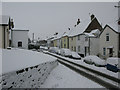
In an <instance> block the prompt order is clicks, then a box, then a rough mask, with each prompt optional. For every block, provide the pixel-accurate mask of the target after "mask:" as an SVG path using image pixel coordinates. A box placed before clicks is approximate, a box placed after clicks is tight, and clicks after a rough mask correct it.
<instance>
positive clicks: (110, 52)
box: [109, 48, 113, 57]
mask: <svg viewBox="0 0 120 90" xmlns="http://www.w3.org/2000/svg"><path fill="white" fill-rule="evenodd" d="M112 56H113V48H110V49H109V57H112Z"/></svg>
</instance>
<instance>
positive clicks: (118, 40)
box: [99, 23, 120, 58]
mask: <svg viewBox="0 0 120 90" xmlns="http://www.w3.org/2000/svg"><path fill="white" fill-rule="evenodd" d="M118 27H120V25H119V26H118V24H117V23H116V24H115V25H106V26H105V27H104V29H103V31H102V32H101V34H100V48H99V53H100V56H101V57H103V58H108V57H119V56H120V32H119V31H118V30H119V28H118Z"/></svg>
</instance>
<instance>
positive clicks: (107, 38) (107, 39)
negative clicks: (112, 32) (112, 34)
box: [106, 33, 109, 41]
mask: <svg viewBox="0 0 120 90" xmlns="http://www.w3.org/2000/svg"><path fill="white" fill-rule="evenodd" d="M106 41H109V33H107V34H106Z"/></svg>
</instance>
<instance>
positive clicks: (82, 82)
mask: <svg viewBox="0 0 120 90" xmlns="http://www.w3.org/2000/svg"><path fill="white" fill-rule="evenodd" d="M42 88H104V87H103V86H100V85H99V84H97V83H95V82H93V81H91V80H89V79H87V78H86V77H84V76H81V75H80V74H78V73H76V72H74V71H72V70H70V69H69V68H67V67H65V66H64V65H62V64H59V65H58V66H57V67H56V68H55V69H54V70H53V71H52V72H51V73H50V75H49V76H48V78H47V79H46V81H45V82H44V84H43V85H42Z"/></svg>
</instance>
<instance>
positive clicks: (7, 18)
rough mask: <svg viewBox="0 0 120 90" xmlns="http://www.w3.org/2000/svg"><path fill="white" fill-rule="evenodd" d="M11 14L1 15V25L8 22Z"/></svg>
mask: <svg viewBox="0 0 120 90" xmlns="http://www.w3.org/2000/svg"><path fill="white" fill-rule="evenodd" d="M9 18H10V16H7V15H0V25H2V24H8V22H9Z"/></svg>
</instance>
